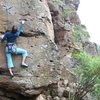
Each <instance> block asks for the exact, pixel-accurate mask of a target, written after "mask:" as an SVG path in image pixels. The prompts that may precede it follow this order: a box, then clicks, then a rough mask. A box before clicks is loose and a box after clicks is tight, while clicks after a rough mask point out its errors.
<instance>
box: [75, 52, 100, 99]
mask: <svg viewBox="0 0 100 100" xmlns="http://www.w3.org/2000/svg"><path fill="white" fill-rule="evenodd" d="M73 57H74V58H75V59H76V60H77V64H76V66H77V67H76V68H75V73H76V74H77V77H78V83H79V84H80V85H81V87H82V89H84V91H85V92H87V93H88V92H91V91H92V92H91V93H92V95H93V96H95V97H96V99H97V100H100V57H99V56H96V57H94V56H91V55H89V54H87V53H85V52H79V51H78V52H77V51H76V52H74V53H73ZM83 93H84V92H83ZM81 95H83V94H81ZM78 96H79V95H78ZM81 97H82V96H81Z"/></svg>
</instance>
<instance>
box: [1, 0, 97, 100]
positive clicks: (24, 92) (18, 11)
mask: <svg viewBox="0 0 100 100" xmlns="http://www.w3.org/2000/svg"><path fill="white" fill-rule="evenodd" d="M55 1H56V0H13V1H12V0H9V1H8V0H0V18H1V19H0V34H4V32H5V31H6V30H9V31H10V30H11V27H12V25H13V24H14V23H18V22H19V21H20V20H21V19H24V20H25V21H26V22H25V25H24V30H23V34H22V35H21V36H20V37H19V38H18V39H17V41H16V44H17V46H18V47H20V48H24V49H26V50H27V51H28V54H29V55H28V57H27V60H26V62H27V63H28V65H29V67H28V68H27V69H23V68H21V67H20V65H21V55H12V57H13V62H14V69H13V72H14V74H15V75H14V77H13V78H12V79H11V78H10V76H9V73H8V69H7V65H6V57H5V51H4V48H5V44H0V100H67V98H68V95H69V92H70V93H72V91H73V89H72V88H73V87H74V86H75V84H74V83H75V82H76V77H75V75H74V74H73V72H71V68H72V67H73V66H74V62H73V59H72V57H71V53H72V52H73V50H74V49H76V48H77V46H76V44H77V43H76V42H74V41H72V39H73V27H77V26H80V27H81V22H80V19H79V17H78V15H77V9H78V5H79V0H62V1H61V2H60V3H59V2H55ZM58 1H60V0H58ZM66 7H67V8H66ZM65 10H66V12H64V11H65ZM62 12H63V13H62ZM85 31H86V30H85ZM84 41H85V40H84V38H81V42H80V44H81V45H82V46H81V47H82V49H84V50H86V51H88V50H89V49H88V50H87V48H88V47H89V46H88V47H87V46H86V45H85V42H84ZM83 44H84V45H83ZM83 47H84V48H83ZM93 48H94V49H95V47H93ZM94 49H93V50H94ZM91 50H92V49H91Z"/></svg>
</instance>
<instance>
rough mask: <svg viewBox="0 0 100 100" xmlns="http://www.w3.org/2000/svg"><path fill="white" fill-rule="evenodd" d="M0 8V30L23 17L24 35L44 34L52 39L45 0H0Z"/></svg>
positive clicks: (51, 27)
mask: <svg viewBox="0 0 100 100" xmlns="http://www.w3.org/2000/svg"><path fill="white" fill-rule="evenodd" d="M0 8H1V9H0V16H1V17H0V18H2V20H0V25H1V30H0V31H1V32H2V31H3V32H4V31H5V29H10V28H11V27H12V25H13V23H14V22H18V21H19V20H21V19H24V20H26V24H25V29H24V33H26V35H28V36H32V35H34V34H37V35H39V34H45V35H47V36H48V38H50V39H51V40H52V41H53V39H54V30H53V25H52V19H51V14H50V11H49V8H48V5H47V2H46V1H45V0H28V1H25V0H24V1H23V0H17V1H16V0H14V1H12V0H10V1H7V0H1V1H0ZM5 24H6V25H5Z"/></svg>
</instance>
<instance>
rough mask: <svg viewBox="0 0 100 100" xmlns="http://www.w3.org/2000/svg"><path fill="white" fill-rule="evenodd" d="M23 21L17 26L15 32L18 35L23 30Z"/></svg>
mask: <svg viewBox="0 0 100 100" xmlns="http://www.w3.org/2000/svg"><path fill="white" fill-rule="evenodd" d="M24 23H25V21H21V22H20V23H19V26H18V32H17V33H16V34H17V35H18V36H19V35H20V33H21V32H22V31H23V25H24Z"/></svg>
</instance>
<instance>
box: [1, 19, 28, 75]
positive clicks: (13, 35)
mask: <svg viewBox="0 0 100 100" xmlns="http://www.w3.org/2000/svg"><path fill="white" fill-rule="evenodd" d="M24 23H25V21H24V20H22V21H21V22H20V23H19V26H17V25H13V27H12V30H11V31H10V32H5V34H4V36H1V38H2V39H1V43H3V42H4V41H7V43H6V47H5V53H6V59H7V66H8V70H9V73H10V75H11V77H13V76H14V73H13V71H12V68H13V67H14V65H13V61H12V54H21V55H22V62H21V67H23V68H27V67H28V65H27V64H26V63H25V60H26V57H27V56H28V53H27V51H26V50H24V49H22V48H18V47H17V46H16V44H15V42H16V39H17V38H18V37H19V35H20V33H21V32H22V30H23V25H24Z"/></svg>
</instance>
